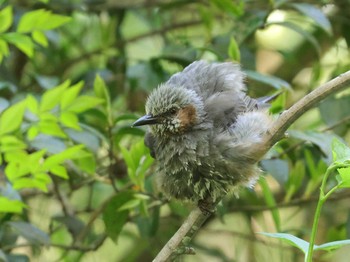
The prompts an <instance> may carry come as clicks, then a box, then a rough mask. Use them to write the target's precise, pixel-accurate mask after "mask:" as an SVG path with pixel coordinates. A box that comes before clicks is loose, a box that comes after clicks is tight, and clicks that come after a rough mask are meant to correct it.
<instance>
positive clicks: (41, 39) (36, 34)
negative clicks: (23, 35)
mask: <svg viewBox="0 0 350 262" xmlns="http://www.w3.org/2000/svg"><path fill="white" fill-rule="evenodd" d="M32 37H33V39H34V41H35V42H37V43H38V44H39V45H42V46H43V47H47V46H48V45H49V42H48V41H47V38H46V36H45V34H44V33H43V32H42V31H38V30H35V31H33V32H32Z"/></svg>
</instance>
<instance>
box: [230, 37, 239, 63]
mask: <svg viewBox="0 0 350 262" xmlns="http://www.w3.org/2000/svg"><path fill="white" fill-rule="evenodd" d="M227 53H228V55H229V57H230V58H231V59H232V60H233V61H236V62H240V61H241V53H240V51H239V46H238V43H237V42H236V39H235V38H234V37H231V39H230V44H229V46H228V51H227Z"/></svg>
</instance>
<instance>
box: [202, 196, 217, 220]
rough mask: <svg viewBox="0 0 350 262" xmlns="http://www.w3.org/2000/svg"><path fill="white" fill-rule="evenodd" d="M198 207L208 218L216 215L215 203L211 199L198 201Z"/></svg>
mask: <svg viewBox="0 0 350 262" xmlns="http://www.w3.org/2000/svg"><path fill="white" fill-rule="evenodd" d="M198 207H199V209H200V210H201V211H202V213H203V214H204V215H206V216H210V215H212V214H213V213H215V203H214V202H213V201H212V200H211V199H210V200H208V199H200V200H198Z"/></svg>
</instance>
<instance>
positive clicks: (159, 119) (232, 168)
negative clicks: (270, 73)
mask: <svg viewBox="0 0 350 262" xmlns="http://www.w3.org/2000/svg"><path fill="white" fill-rule="evenodd" d="M243 81H244V74H243V73H242V72H241V70H240V68H239V66H238V65H237V64H233V63H207V62H204V61H197V62H194V63H192V64H190V65H189V66H188V67H186V68H185V69H184V70H183V71H182V72H180V73H177V74H175V75H173V76H172V77H171V78H170V79H169V80H168V81H167V82H166V83H164V84H162V85H160V86H159V87H158V88H157V89H155V90H154V91H153V92H152V93H151V94H150V96H149V98H148V100H147V103H146V113H147V115H146V116H145V117H143V118H142V119H140V120H139V121H136V122H135V125H145V124H149V125H150V128H149V131H148V132H147V134H146V137H145V143H146V145H147V146H148V147H149V148H150V150H151V154H152V156H153V157H155V158H156V160H157V169H156V176H157V181H158V184H159V187H160V189H161V190H162V191H163V192H164V193H165V194H166V195H167V196H169V197H173V198H176V199H180V200H190V201H200V200H204V199H207V198H211V199H212V200H213V201H215V200H216V199H218V198H219V197H220V196H222V195H223V194H226V193H228V192H229V191H231V190H232V189H233V188H236V187H238V186H241V185H246V186H248V185H252V184H253V182H254V181H255V180H256V178H257V176H258V174H259V169H258V168H257V165H256V163H257V161H258V160H259V159H260V157H261V152H259V150H256V148H258V147H257V146H258V145H259V143H261V141H262V136H263V135H264V133H265V132H266V130H267V129H268V128H269V126H270V124H271V118H270V117H269V115H268V113H267V110H266V103H265V101H259V100H256V99H252V98H250V97H248V96H247V95H246V94H245V91H246V88H245V85H244V83H243Z"/></svg>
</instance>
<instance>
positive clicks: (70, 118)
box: [60, 111, 81, 130]
mask: <svg viewBox="0 0 350 262" xmlns="http://www.w3.org/2000/svg"><path fill="white" fill-rule="evenodd" d="M60 122H61V123H62V124H63V125H65V126H66V127H70V128H72V129H75V130H81V128H80V126H79V119H78V117H77V115H76V114H75V113H72V112H69V111H65V112H62V113H61V115H60Z"/></svg>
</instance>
